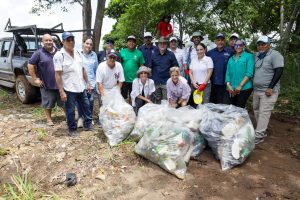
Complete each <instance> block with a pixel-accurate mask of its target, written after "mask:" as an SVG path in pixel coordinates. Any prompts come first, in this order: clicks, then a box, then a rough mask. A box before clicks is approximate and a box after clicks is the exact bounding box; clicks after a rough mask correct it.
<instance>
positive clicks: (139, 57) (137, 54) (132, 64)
mask: <svg viewBox="0 0 300 200" xmlns="http://www.w3.org/2000/svg"><path fill="white" fill-rule="evenodd" d="M120 59H121V64H122V66H123V70H124V76H125V82H124V83H123V85H122V89H121V93H122V96H123V98H124V99H127V98H128V96H130V93H131V91H132V82H133V80H134V79H135V78H136V72H137V71H138V69H139V67H140V66H143V65H144V63H145V60H144V57H143V54H142V52H141V51H140V50H138V49H136V38H135V36H133V35H130V36H128V37H127V48H125V49H122V50H121V51H120Z"/></svg>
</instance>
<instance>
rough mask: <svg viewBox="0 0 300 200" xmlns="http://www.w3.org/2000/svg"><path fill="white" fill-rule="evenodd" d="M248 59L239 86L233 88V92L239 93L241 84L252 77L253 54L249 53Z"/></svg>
mask: <svg viewBox="0 0 300 200" xmlns="http://www.w3.org/2000/svg"><path fill="white" fill-rule="evenodd" d="M249 55H250V56H249V59H247V66H246V74H245V76H244V78H243V80H242V81H241V82H240V84H239V86H238V87H237V88H236V89H235V93H236V94H239V93H240V91H241V90H242V88H243V86H244V85H245V84H246V83H247V82H248V81H249V80H250V79H251V78H252V77H253V72H254V65H255V64H254V56H253V55H252V54H249Z"/></svg>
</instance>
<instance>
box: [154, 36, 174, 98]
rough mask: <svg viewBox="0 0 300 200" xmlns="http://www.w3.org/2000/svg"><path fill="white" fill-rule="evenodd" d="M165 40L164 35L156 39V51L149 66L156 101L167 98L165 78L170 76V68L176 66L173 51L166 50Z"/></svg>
mask: <svg viewBox="0 0 300 200" xmlns="http://www.w3.org/2000/svg"><path fill="white" fill-rule="evenodd" d="M167 42H168V41H167V40H166V39H165V38H164V37H161V38H159V40H158V51H155V52H154V54H153V56H152V61H151V66H150V68H151V69H152V79H153V81H154V84H155V93H154V94H155V97H156V100H157V101H158V103H160V101H161V100H162V99H165V100H166V99H167V88H166V84H167V80H168V79H169V78H170V68H171V67H174V66H178V62H177V60H176V57H175V55H174V53H172V52H171V51H169V50H167V46H168V44H167Z"/></svg>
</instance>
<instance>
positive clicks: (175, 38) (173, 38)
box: [169, 37, 177, 42]
mask: <svg viewBox="0 0 300 200" xmlns="http://www.w3.org/2000/svg"><path fill="white" fill-rule="evenodd" d="M172 40H176V41H177V37H171V38H170V40H169V41H170V42H171V41H172Z"/></svg>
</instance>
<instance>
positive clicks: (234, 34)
mask: <svg viewBox="0 0 300 200" xmlns="http://www.w3.org/2000/svg"><path fill="white" fill-rule="evenodd" d="M232 37H236V38H239V37H240V36H239V34H237V33H232V34H231V35H230V37H229V39H230V38H232Z"/></svg>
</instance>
